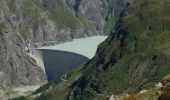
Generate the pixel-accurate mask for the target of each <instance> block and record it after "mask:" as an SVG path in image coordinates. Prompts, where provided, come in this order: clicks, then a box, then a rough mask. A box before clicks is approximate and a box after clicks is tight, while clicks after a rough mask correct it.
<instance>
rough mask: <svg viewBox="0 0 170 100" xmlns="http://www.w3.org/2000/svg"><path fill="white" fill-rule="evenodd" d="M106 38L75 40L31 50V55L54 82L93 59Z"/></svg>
mask: <svg viewBox="0 0 170 100" xmlns="http://www.w3.org/2000/svg"><path fill="white" fill-rule="evenodd" d="M106 38H107V36H93V37H87V38H79V39H73V41H71V42H66V43H62V44H58V45H54V46H48V47H41V48H37V49H31V50H30V52H31V54H30V55H31V56H32V57H33V58H34V59H35V60H36V61H37V64H38V65H39V66H41V68H42V69H43V70H44V72H45V73H46V75H47V78H48V80H54V79H55V78H58V77H60V76H61V75H63V74H66V73H68V72H69V71H71V70H73V69H75V68H76V67H78V66H80V65H81V64H83V63H85V62H87V61H88V60H89V59H91V58H92V57H93V56H94V55H95V52H96V49H97V46H98V45H99V44H100V43H101V42H102V41H104V40H105V39H106Z"/></svg>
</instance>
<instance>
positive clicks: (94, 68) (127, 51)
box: [28, 0, 170, 100]
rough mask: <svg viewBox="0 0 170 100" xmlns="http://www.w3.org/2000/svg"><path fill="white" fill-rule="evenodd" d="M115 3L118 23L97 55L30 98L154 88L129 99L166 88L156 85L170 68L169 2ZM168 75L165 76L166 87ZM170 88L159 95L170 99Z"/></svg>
mask: <svg viewBox="0 0 170 100" xmlns="http://www.w3.org/2000/svg"><path fill="white" fill-rule="evenodd" d="M115 3H116V6H115V7H116V8H115V9H117V10H115V12H117V15H116V25H115V28H114V29H113V30H112V32H111V33H110V34H109V37H108V38H107V40H106V41H104V42H103V43H101V44H100V46H99V47H98V49H97V52H96V55H95V57H94V58H93V59H91V60H90V61H89V62H87V63H86V64H85V65H83V66H81V67H80V68H79V69H77V70H74V71H72V72H70V73H69V74H68V76H66V77H64V76H63V77H61V79H58V80H56V81H52V82H49V83H48V84H46V85H44V86H43V87H41V88H40V89H38V90H37V91H36V92H34V93H33V95H32V96H28V98H31V99H34V98H33V97H36V96H37V97H36V100H47V99H48V100H56V99H57V100H63V99H68V100H106V99H109V98H110V100H115V98H114V95H117V96H116V98H119V99H120V97H119V95H124V94H136V93H137V94H138V93H139V92H140V91H143V90H149V92H146V93H144V92H141V94H139V95H134V96H133V95H132V96H130V97H129V98H124V100H143V99H142V98H143V97H144V98H145V99H149V100H157V99H158V98H159V96H160V94H161V93H162V92H160V91H161V90H158V92H157V89H156V90H154V87H155V85H156V84H158V83H160V82H161V81H162V78H163V77H164V76H166V75H167V74H169V73H170V62H169V61H170V55H169V52H170V48H169V47H170V39H169V37H170V32H169V29H170V26H169V25H170V17H169V16H170V13H169V11H168V10H169V8H170V2H169V0H128V1H127V0H121V1H119V2H115ZM63 79H65V81H64V80H63ZM168 79H169V78H165V79H164V80H165V81H162V85H165V88H167V89H169V88H168V86H169V85H168V84H169V83H168V82H169V80H168ZM167 80H168V82H167ZM164 83H165V84H164ZM165 88H163V89H165ZM152 89H153V90H152ZM165 90H166V89H165ZM165 92H166V91H165ZM147 93H148V94H147ZM168 94H169V91H168V92H166V93H164V94H163V95H162V97H160V100H169V99H165V98H167V97H168ZM137 97H138V98H137ZM161 98H162V99H161ZM119 99H118V100H119ZM122 99H123V98H122ZM116 100H117V99H116Z"/></svg>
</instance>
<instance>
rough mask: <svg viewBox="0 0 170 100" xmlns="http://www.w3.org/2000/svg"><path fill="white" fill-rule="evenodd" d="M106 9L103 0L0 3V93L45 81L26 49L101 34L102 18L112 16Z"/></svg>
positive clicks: (6, 1)
mask: <svg viewBox="0 0 170 100" xmlns="http://www.w3.org/2000/svg"><path fill="white" fill-rule="evenodd" d="M111 6H112V5H111ZM109 7H110V6H109V3H108V1H103V0H93V1H91V0H83V1H78V0H61V1H56V0H0V54H1V55H0V75H1V76H0V90H1V92H2V91H3V90H6V89H10V88H11V87H16V86H21V85H24V86H25V85H35V84H40V83H43V82H46V75H45V74H44V72H43V70H42V69H41V68H40V67H39V66H38V65H37V62H36V61H35V60H34V59H33V58H31V57H30V56H29V55H28V48H29V47H40V46H47V45H54V44H57V43H61V42H65V41H71V40H72V39H73V38H79V37H86V36H93V35H104V34H105V32H104V31H105V30H107V31H109V30H110V29H111V28H107V29H106V28H105V26H106V25H110V24H108V22H109V21H106V20H105V19H106V17H107V19H108V20H112V19H111V18H112V17H113V16H114V13H113V11H110V10H113V8H109ZM112 21H114V20H112Z"/></svg>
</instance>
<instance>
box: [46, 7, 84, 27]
mask: <svg viewBox="0 0 170 100" xmlns="http://www.w3.org/2000/svg"><path fill="white" fill-rule="evenodd" d="M48 9H49V11H50V17H49V18H50V19H51V20H53V21H55V22H56V25H57V26H58V28H65V27H69V28H76V27H79V26H80V25H81V24H80V21H79V20H78V19H77V18H76V17H75V15H73V14H72V13H71V12H70V11H68V10H67V9H65V8H64V5H63V4H58V5H54V4H53V5H50V6H49V8H48Z"/></svg>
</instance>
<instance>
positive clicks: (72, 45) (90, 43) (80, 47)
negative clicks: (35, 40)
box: [40, 36, 107, 59]
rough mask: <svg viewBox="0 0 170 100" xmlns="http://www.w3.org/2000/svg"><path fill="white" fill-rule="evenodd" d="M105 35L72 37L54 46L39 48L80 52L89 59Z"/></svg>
mask: <svg viewBox="0 0 170 100" xmlns="http://www.w3.org/2000/svg"><path fill="white" fill-rule="evenodd" d="M106 38H107V36H93V37H87V38H79V39H74V40H73V41H71V42H66V43H61V44H58V45H55V46H48V47H42V48H40V49H50V50H61V51H68V52H73V53H78V54H81V55H83V56H85V57H87V58H89V59H91V58H92V57H93V56H94V55H95V52H96V49H97V46H98V45H99V44H100V43H101V42H103V41H104V40H105V39H106Z"/></svg>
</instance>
